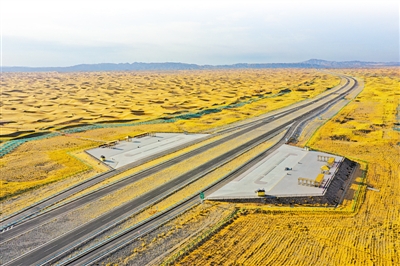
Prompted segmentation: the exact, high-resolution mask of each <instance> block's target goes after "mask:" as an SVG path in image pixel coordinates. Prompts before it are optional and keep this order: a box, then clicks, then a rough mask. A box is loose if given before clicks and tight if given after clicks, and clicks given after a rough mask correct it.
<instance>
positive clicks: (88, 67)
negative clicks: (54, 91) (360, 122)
mask: <svg viewBox="0 0 400 266" xmlns="http://www.w3.org/2000/svg"><path fill="white" fill-rule="evenodd" d="M386 66H400V62H363V61H344V62H336V61H326V60H320V59H310V60H307V61H304V62H300V63H265V64H247V63H240V64H233V65H196V64H185V63H171V62H166V63H138V62H135V63H131V64H130V63H120V64H113V63H101V64H81V65H75V66H69V67H21V66H15V67H7V66H5V67H3V68H2V71H3V72H54V71H55V72H84V71H132V70H201V69H246V68H248V69H262V68H370V67H386Z"/></svg>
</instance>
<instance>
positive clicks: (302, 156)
mask: <svg viewBox="0 0 400 266" xmlns="http://www.w3.org/2000/svg"><path fill="white" fill-rule="evenodd" d="M318 155H323V156H328V157H334V158H335V165H334V166H333V167H332V168H331V169H330V173H331V174H327V175H325V177H324V182H323V184H322V186H321V187H310V186H302V185H298V178H299V177H304V178H310V179H315V178H316V177H317V175H318V174H320V171H321V170H320V169H321V166H323V165H326V162H322V161H317V156H318ZM342 160H343V157H340V156H334V155H331V154H328V153H323V152H317V151H306V150H304V149H302V148H298V147H293V146H289V145H282V146H281V147H279V149H277V150H276V151H275V152H274V153H272V154H271V155H269V156H267V157H266V158H264V159H263V160H262V161H260V162H259V163H258V164H256V165H255V166H253V167H252V168H250V169H249V170H248V171H246V172H245V173H243V174H242V175H240V176H238V177H237V178H236V179H234V180H232V181H231V182H230V183H228V184H227V185H225V186H224V187H222V188H220V189H219V190H217V191H216V192H214V193H213V194H211V195H209V196H208V197H207V198H208V199H221V198H254V197H257V195H256V193H255V191H256V190H257V189H260V188H261V189H265V194H266V195H272V196H296V195H298V196H300V195H301V196H304V195H315V196H317V195H318V196H320V195H323V193H324V191H325V188H324V187H325V186H324V184H326V183H327V182H328V181H329V180H330V179H331V178H332V174H333V173H335V170H336V169H337V167H338V166H339V164H340V162H341V161H342ZM286 167H289V168H292V170H290V171H286V170H285V168H286Z"/></svg>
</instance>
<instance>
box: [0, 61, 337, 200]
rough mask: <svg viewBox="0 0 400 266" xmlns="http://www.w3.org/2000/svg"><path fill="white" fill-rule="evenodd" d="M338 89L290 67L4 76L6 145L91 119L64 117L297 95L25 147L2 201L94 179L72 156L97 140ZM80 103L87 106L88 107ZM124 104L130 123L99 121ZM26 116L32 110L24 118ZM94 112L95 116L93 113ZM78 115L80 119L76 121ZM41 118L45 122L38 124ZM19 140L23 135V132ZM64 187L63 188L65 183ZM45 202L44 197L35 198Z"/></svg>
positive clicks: (197, 127) (200, 125)
mask: <svg viewBox="0 0 400 266" xmlns="http://www.w3.org/2000/svg"><path fill="white" fill-rule="evenodd" d="M338 83H339V78H338V77H335V76H333V75H330V74H327V73H321V72H317V71H314V70H286V69H281V70H232V71H179V72H171V73H170V72H168V73H155V72H154V73H153V72H149V73H147V72H140V73H133V72H122V73H118V72H117V73H115V72H112V73H73V74H71V73H68V74H67V73H30V74H15V73H14V74H11V73H10V74H5V75H4V76H3V77H2V87H3V88H4V89H3V91H2V95H3V96H4V97H3V99H4V102H3V103H2V104H3V106H2V110H3V111H2V114H1V120H3V121H14V122H15V123H14V122H13V123H10V124H6V125H3V126H0V131H1V134H2V136H3V137H4V138H3V139H5V138H9V136H10V135H9V134H14V133H15V132H17V131H18V132H22V131H24V130H36V131H38V130H41V129H44V128H51V129H55V128H60V127H63V126H65V125H76V124H79V123H80V124H82V123H86V122H88V121H89V120H87V121H86V120H85V119H80V120H79V122H76V121H75V119H72V120H74V121H73V122H71V121H72V120H68V119H69V118H68V119H66V118H65V117H64V116H71V115H73V116H74V117H75V116H79V117H81V116H82V117H89V116H93V117H97V118H98V119H97V118H96V119H94V118H93V117H92V118H93V119H92V120H90V121H91V122H90V123H93V122H100V121H101V122H106V121H117V120H130V119H131V118H132V115H133V114H134V115H133V116H134V117H135V118H134V119H138V120H137V121H144V120H148V119H153V118H159V117H161V116H165V115H171V112H172V111H173V112H172V113H181V112H186V111H190V112H193V111H198V110H200V109H204V108H213V107H216V106H220V105H226V104H230V103H233V102H237V101H240V100H241V99H247V98H249V97H250V98H252V97H254V98H257V97H259V95H269V94H276V93H278V92H279V91H280V90H282V89H285V88H288V89H291V90H292V92H291V93H289V94H285V95H283V96H279V97H275V98H265V99H261V100H259V101H255V102H253V103H251V104H247V105H245V106H242V107H238V108H232V109H227V110H223V111H221V112H219V113H213V114H209V115H205V116H203V117H200V118H197V119H190V120H181V121H177V122H175V123H168V124H154V125H140V126H133V127H120V128H101V129H96V130H90V131H86V132H80V133H75V134H69V135H66V136H58V137H55V138H51V139H44V140H37V141H32V142H28V143H24V144H23V145H21V146H20V147H18V148H17V149H16V150H14V151H13V152H12V153H10V154H7V155H6V156H4V157H2V158H1V160H0V173H1V175H0V182H1V183H0V186H1V196H0V198H1V199H3V200H4V199H7V198H9V197H11V196H16V195H19V194H21V193H23V192H26V191H29V190H32V189H37V188H39V187H41V186H43V185H46V184H50V183H54V182H57V181H60V180H65V179H66V178H67V177H69V178H70V177H72V176H74V175H77V174H82V173H85V176H89V175H86V173H88V172H90V168H91V167H94V166H93V165H92V166H90V165H87V164H84V163H82V162H81V161H80V160H78V159H77V158H74V157H73V156H71V155H70V154H69V152H71V151H77V152H79V151H82V150H84V149H87V148H89V147H94V146H96V145H98V142H99V141H108V140H115V139H119V138H123V137H125V136H127V135H136V134H140V133H143V132H182V131H184V130H185V131H189V132H198V131H201V130H206V129H210V128H213V127H217V126H222V125H224V124H227V123H232V122H235V121H239V120H243V119H245V118H249V117H254V116H257V115H261V114H263V113H265V112H268V111H271V110H275V109H278V108H281V107H284V106H287V105H289V104H292V103H294V102H298V101H299V100H302V99H305V98H309V97H314V96H316V95H318V94H320V93H322V92H324V91H326V90H327V89H329V88H332V87H334V86H335V85H337V84H338ZM27 88H28V89H27ZM82 97H83V98H85V99H87V100H88V102H87V103H85V102H84V101H83V100H82V99H83V98H82ZM204 97H207V99H208V101H205V100H204V99H205V98H204ZM85 101H86V100H85ZM159 101H164V103H162V104H161V103H158V102H159ZM172 102H173V103H174V104H173V106H174V108H172V109H174V110H172V111H171V108H170V107H168V106H169V105H170V104H171V103H172ZM99 106H100V107H99ZM121 106H122V107H123V108H122V110H125V109H124V108H128V110H129V112H130V114H129V115H128V116H127V117H128V118H129V119H128V118H127V117H125V116H123V115H120V116H119V117H118V119H116V118H112V119H111V118H109V117H108V118H107V117H106V119H105V117H100V116H101V115H102V114H103V113H104V112H111V111H113V110H114V111H115V110H117V109H118V108H119V107H121ZM175 106H176V107H175ZM165 107H167V108H165ZM42 108H44V109H42ZM91 108H92V109H91ZM168 108H169V109H168ZM53 109H54V110H55V111H54V112H53V111H52V110H53ZM26 110H28V112H25V111H26ZM88 110H90V112H87V111H88ZM105 110H107V111H105ZM118 110H119V109H118ZM132 110H133V111H135V112H132ZM138 110H139V111H143V113H140V112H138ZM78 112H81V113H80V114H79V115H78ZM60 113H62V114H64V115H60ZM83 113H85V115H84V114H83ZM115 113H118V112H115ZM115 115H116V114H115ZM39 116H40V119H36V118H37V117H39ZM132 119H133V118H132ZM59 120H60V121H61V120H62V122H60V121H59ZM64 120H65V121H64ZM68 121H69V122H68ZM135 121H136V120H135ZM60 124H62V125H60ZM10 130H11V131H10ZM13 130H14V131H13ZM7 136H8V137H7ZM13 136H14V135H13ZM15 136H20V134H19V133H18V134H16V135H15ZM76 180H80V179H76ZM63 184H64V185H63V186H64V187H65V184H67V183H65V182H64V183H63ZM71 185H72V184H71ZM60 190H61V188H56V187H54V191H55V192H56V191H60ZM39 198H40V195H38V198H37V200H39ZM31 203H32V202H31ZM23 205H24V204H21V205H20V206H23Z"/></svg>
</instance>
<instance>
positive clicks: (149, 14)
mask: <svg viewBox="0 0 400 266" xmlns="http://www.w3.org/2000/svg"><path fill="white" fill-rule="evenodd" d="M0 3H1V6H0V10H1V14H0V15H1V16H0V17H1V41H2V47H1V48H2V56H1V60H2V65H3V66H68V65H75V64H81V63H87V64H92V63H104V62H111V63H125V62H128V63H132V62H184V63H195V64H233V63H241V62H243V63H270V62H300V61H304V60H307V59H310V58H318V59H325V60H335V61H346V60H362V61H399V42H400V40H399V23H400V22H399V1H382V0H380V1H368V0H364V1H352V0H347V1H327V0H325V1H323V0H321V1H301V0H298V1H267V0H264V1H252V0H246V1H234V0H231V1H224V0H213V1H207V0H202V1H197V0H186V1H183V0H182V1H170V0H164V1H152V0H146V1H144V0H143V1H141V0H140V1H139V0H137V1H132V0H131V1H128V0H126V1H121V0H112V1H105V0H97V1H92V0H79V1H76V0H68V1H64V0H51V1H50V0H48V1H44V0H26V1H23V0H0Z"/></svg>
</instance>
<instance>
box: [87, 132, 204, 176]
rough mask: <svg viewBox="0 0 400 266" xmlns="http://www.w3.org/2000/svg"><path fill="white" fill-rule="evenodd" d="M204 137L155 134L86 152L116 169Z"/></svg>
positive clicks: (201, 135) (199, 135)
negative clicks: (102, 157)
mask: <svg viewBox="0 0 400 266" xmlns="http://www.w3.org/2000/svg"><path fill="white" fill-rule="evenodd" d="M206 136H208V135H207V134H178V133H157V134H155V136H146V137H141V138H132V139H131V140H130V141H125V140H123V141H119V142H118V143H117V144H116V145H115V146H112V147H109V148H107V147H104V148H95V149H91V150H88V151H87V152H88V153H89V154H91V155H93V156H94V157H96V158H97V159H99V160H100V157H101V156H102V155H103V156H105V158H106V160H105V161H104V163H106V164H107V165H109V166H110V167H112V168H115V169H116V168H119V167H122V166H124V165H127V164H129V163H132V162H135V161H138V160H141V159H143V158H146V157H149V156H151V155H154V154H157V153H160V152H163V151H166V150H168V149H171V148H174V147H177V146H179V145H182V144H184V143H187V142H190V141H193V140H195V139H199V138H204V137H206Z"/></svg>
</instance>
